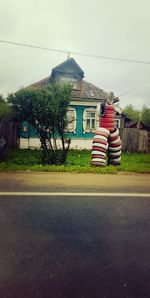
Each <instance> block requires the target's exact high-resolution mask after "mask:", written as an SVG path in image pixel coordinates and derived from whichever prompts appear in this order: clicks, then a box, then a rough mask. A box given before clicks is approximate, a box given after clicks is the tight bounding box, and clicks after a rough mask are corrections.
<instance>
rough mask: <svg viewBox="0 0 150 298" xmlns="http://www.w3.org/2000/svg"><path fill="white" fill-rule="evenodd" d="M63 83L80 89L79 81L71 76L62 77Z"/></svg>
mask: <svg viewBox="0 0 150 298" xmlns="http://www.w3.org/2000/svg"><path fill="white" fill-rule="evenodd" d="M60 82H61V83H71V84H72V85H73V89H78V81H77V79H75V78H73V77H69V76H62V77H60Z"/></svg>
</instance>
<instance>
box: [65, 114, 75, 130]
mask: <svg viewBox="0 0 150 298" xmlns="http://www.w3.org/2000/svg"><path fill="white" fill-rule="evenodd" d="M68 112H72V114H73V115H72V121H71V122H70V123H72V127H69V125H68V126H67V129H66V131H67V132H74V133H76V109H74V108H69V109H68ZM68 112H67V113H68ZM70 123H69V124H70Z"/></svg>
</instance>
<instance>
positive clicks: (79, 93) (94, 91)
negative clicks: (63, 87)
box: [27, 77, 108, 100]
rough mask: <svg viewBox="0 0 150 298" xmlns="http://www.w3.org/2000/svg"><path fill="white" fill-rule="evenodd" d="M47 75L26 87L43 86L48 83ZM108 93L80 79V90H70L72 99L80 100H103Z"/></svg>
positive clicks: (35, 87)
mask: <svg viewBox="0 0 150 298" xmlns="http://www.w3.org/2000/svg"><path fill="white" fill-rule="evenodd" d="M49 84H50V82H49V77H47V78H45V79H43V80H40V81H38V82H36V83H34V84H32V85H30V86H28V87H27V88H28V89H37V88H41V87H45V86H47V85H49ZM107 95H108V93H107V92H106V91H104V90H102V89H100V88H98V87H96V86H95V85H93V84H92V83H89V82H87V81H84V80H82V81H81V82H80V90H72V96H71V97H72V99H78V100H79V99H82V100H84V99H85V100H86V99H90V100H95V99H96V100H104V99H106V97H107Z"/></svg>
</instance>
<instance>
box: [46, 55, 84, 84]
mask: <svg viewBox="0 0 150 298" xmlns="http://www.w3.org/2000/svg"><path fill="white" fill-rule="evenodd" d="M58 74H64V75H73V76H76V77H78V78H79V79H80V80H82V78H83V77H84V72H83V70H82V69H81V67H80V66H79V65H78V64H77V62H76V61H75V60H74V59H73V58H69V59H67V60H66V61H64V62H63V63H61V64H59V65H58V66H56V67H55V68H53V69H52V73H51V77H50V79H54V78H55V77H56V76H57V75H58Z"/></svg>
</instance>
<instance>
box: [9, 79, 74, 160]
mask: <svg viewBox="0 0 150 298" xmlns="http://www.w3.org/2000/svg"><path fill="white" fill-rule="evenodd" d="M71 89H72V87H71V85H69V84H64V85H57V84H50V85H49V86H47V87H45V88H41V89H37V90H31V89H22V90H20V91H18V92H17V93H15V94H11V95H10V96H9V98H8V100H9V102H11V103H13V106H14V109H15V111H17V115H18V119H19V121H20V122H21V121H22V120H27V121H28V122H30V123H31V124H32V125H33V126H34V128H35V130H36V132H37V134H38V136H39V138H40V142H41V149H42V150H41V153H42V163H48V164H57V163H58V164H61V163H65V161H66V157H67V153H68V150H69V146H70V140H67V134H66V133H65V130H66V126H67V124H68V121H67V110H68V107H69V99H70V95H71ZM58 137H59V138H60V139H61V148H60V149H59V148H58V144H57V139H58Z"/></svg>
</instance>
